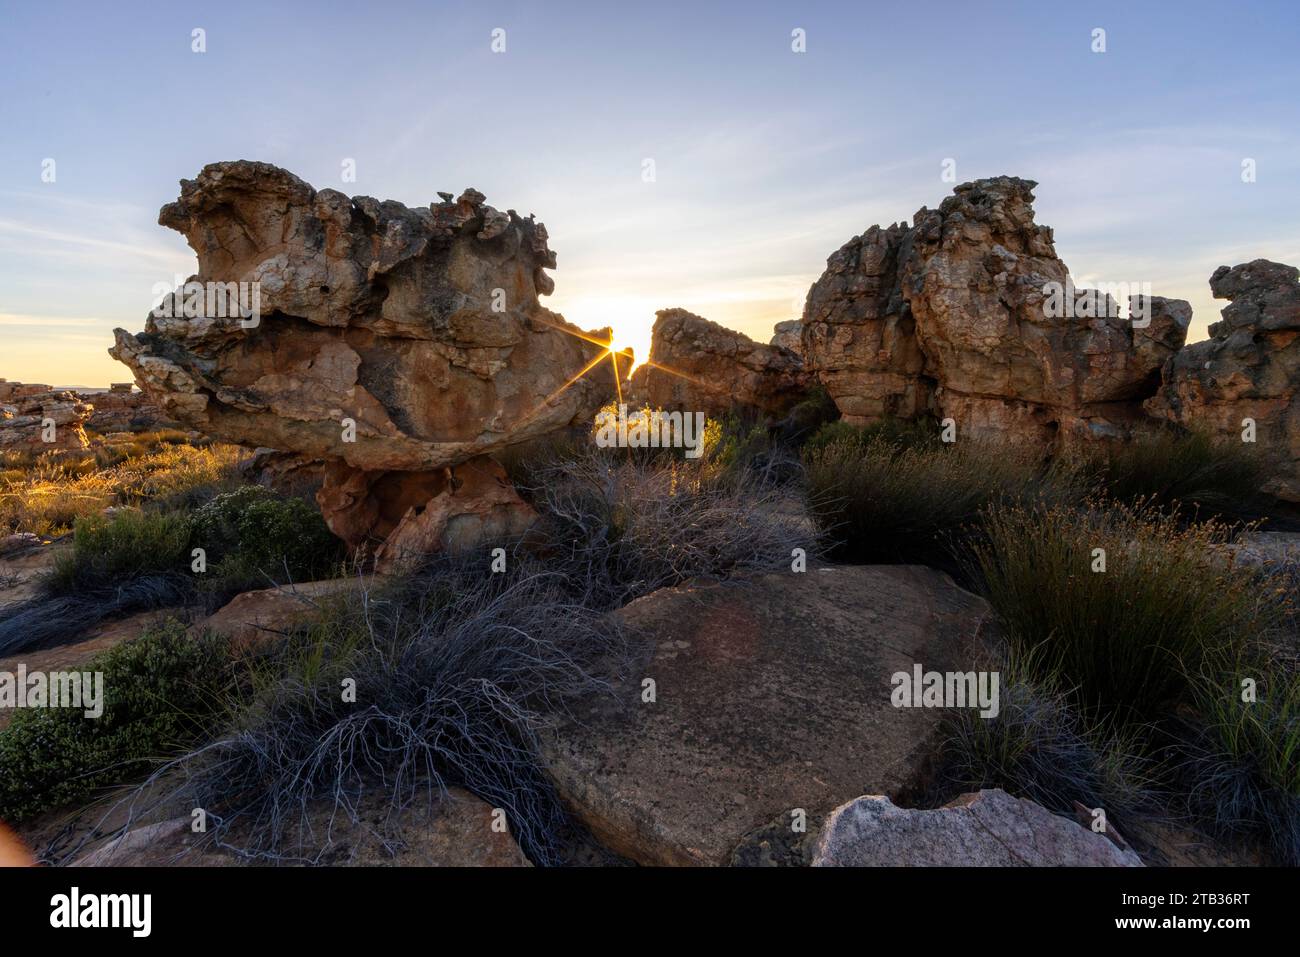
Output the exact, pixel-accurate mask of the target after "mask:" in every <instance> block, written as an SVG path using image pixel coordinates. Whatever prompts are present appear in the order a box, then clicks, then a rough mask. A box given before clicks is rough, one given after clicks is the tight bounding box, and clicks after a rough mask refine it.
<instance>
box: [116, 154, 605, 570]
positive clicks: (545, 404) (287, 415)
mask: <svg viewBox="0 0 1300 957" xmlns="http://www.w3.org/2000/svg"><path fill="white" fill-rule="evenodd" d="M441 195H442V196H443V200H442V201H441V202H437V203H434V204H432V205H431V206H429V207H428V208H426V209H408V208H407V207H406V206H403V205H402V204H401V203H397V202H392V201H385V202H380V201H378V200H375V199H371V198H370V197H366V196H357V197H354V198H351V199H349V198H348V197H347V196H345V195H343V194H342V193H339V192H337V191H335V190H330V189H326V190H320V191H317V190H314V189H312V187H311V186H309V185H308V184H306V183H304V182H303V181H302V180H300V179H298V178H297V177H296V176H293V175H292V174H290V173H288V172H286V171H284V170H281V169H278V168H276V167H274V166H269V165H266V164H264V163H250V162H244V161H240V162H233V163H217V164H213V165H211V166H207V167H205V168H204V169H203V171H202V172H201V173H200V174H199V176H198V178H197V179H195V180H185V181H183V182H182V184H181V196H180V199H179V200H178V201H177V202H175V203H172V204H170V205H168V206H165V207H164V208H163V210H162V212H161V214H160V216H159V222H160V223H161V224H162V225H164V226H169V227H171V228H173V229H176V230H178V231H179V232H181V233H183V234H184V235H185V237H186V239H187V240H188V241H189V244H190V246H191V247H193V249H194V251H195V252H196V253H197V254H198V259H199V270H198V273H197V275H196V276H195V277H194V278H193V279H192V280H191V281H192V282H193V283H198V284H202V285H198V286H194V287H190V286H188V285H187V289H186V290H182V291H180V292H178V293H177V294H175V295H172V296H169V297H167V298H166V299H164V302H163V304H162V305H161V307H160V308H159V309H155V310H154V312H153V313H151V315H150V317H149V319H148V320H147V322H146V325H145V331H144V332H143V333H141V334H140V335H134V336H133V335H130V334H128V333H126V332H124V331H122V330H117V331H116V333H115V335H116V345H115V346H114V347H113V348H112V349H111V350H110V353H111V354H112V355H113V356H115V357H116V358H118V359H120V360H121V361H122V362H125V363H126V364H127V365H128V366H130V367H131V369H132V370H133V371H134V372H135V375H136V381H137V383H138V384H139V385H140V387H141V388H142V389H143V390H144V391H145V392H147V393H148V394H149V395H150V396H151V397H152V398H153V399H154V400H155V401H156V402H157V403H158V404H159V406H160V407H161V409H162V411H163V413H164V414H165V415H167V416H170V417H174V418H176V419H178V420H180V421H182V422H184V423H186V424H187V425H189V426H190V427H192V428H194V429H197V430H199V431H201V432H203V433H205V434H207V435H210V436H213V437H217V438H222V439H225V440H227V441H231V442H236V443H239V444H243V445H248V446H260V447H267V448H273V449H279V450H281V451H284V452H287V453H293V454H295V455H297V456H300V457H301V458H303V459H304V460H312V459H321V460H325V461H328V462H332V463H335V468H334V472H333V475H334V478H333V482H334V484H335V485H342V486H348V487H350V488H351V487H354V486H356V485H358V484H360V485H364V486H366V487H368V489H369V490H370V492H371V493H375V494H380V493H382V491H383V488H386V486H385V485H384V484H383V483H382V482H379V481H377V480H373V479H372V478H370V477H369V476H375V475H383V474H386V473H392V472H414V473H422V472H425V473H428V472H434V471H438V470H445V469H447V468H454V467H456V466H459V465H460V464H461V463H465V462H468V461H469V460H471V459H477V458H479V457H481V456H484V455H488V454H490V453H492V452H496V451H499V450H501V449H503V448H505V447H506V446H508V445H510V444H512V443H516V442H521V441H525V440H528V439H531V438H535V437H537V436H540V435H543V434H546V433H548V432H550V431H553V430H556V429H559V428H563V427H565V426H568V425H570V424H571V423H575V422H584V423H589V422H590V421H591V420H592V417H593V416H594V414H595V411H596V409H597V408H599V406H600V404H601V403H602V402H603V401H605V400H606V399H607V398H608V397H611V396H612V395H613V394H614V392H615V381H614V375H615V371H614V368H613V360H612V359H611V361H609V362H602V361H600V357H601V356H602V355H603V354H605V350H603V349H602V348H601V347H600V346H599V345H597V344H595V343H594V342H593V341H592V339H600V340H601V341H607V340H608V335H607V334H606V335H604V336H602V335H600V334H599V333H597V334H595V335H593V336H588V335H587V334H583V333H581V332H580V330H578V329H576V328H575V327H573V326H570V325H569V324H568V323H566V322H565V321H564V319H563V318H562V317H561V316H558V315H556V314H555V313H552V312H550V311H548V310H547V309H545V308H543V307H542V306H541V305H540V304H539V303H538V299H537V297H538V295H539V294H541V295H545V294H548V293H550V292H551V290H552V289H553V282H552V280H551V279H550V277H549V276H548V275H547V274H546V272H545V270H546V269H547V268H553V267H554V266H555V254H554V253H553V252H551V251H550V249H549V248H548V247H547V235H546V229H545V227H544V226H542V224H541V223H537V222H535V221H534V220H533V219H532V217H528V218H526V219H525V218H521V217H520V216H518V215H517V214H516V213H515V212H514V211H513V210H511V211H509V212H504V213H503V212H501V211H499V210H496V209H494V208H492V207H491V206H488V205H487V204H486V203H485V202H484V197H483V196H482V194H480V193H478V192H476V191H475V190H472V189H470V190H466V191H465V192H464V193H463V194H462V195H461V196H460V198H459V199H456V200H452V199H451V196H450V195H449V194H441ZM222 283H249V284H253V283H256V284H257V285H256V286H252V285H250V286H248V287H246V289H244V290H237V289H235V288H234V287H221V286H219V285H218V286H212V285H209V284H222ZM223 289H224V291H223ZM214 290H215V295H214V296H213V297H211V298H212V299H213V302H212V303H211V304H209V303H208V302H207V301H206V299H205V297H204V296H203V295H198V296H196V295H195V294H194V293H195V291H197V292H200V293H209V292H214ZM236 294H238V295H239V296H240V303H239V305H243V306H244V307H245V312H246V313H253V315H251V316H249V317H248V318H247V319H243V320H241V313H240V311H239V310H238V308H234V307H235V306H236V304H235V303H234V302H232V301H230V300H233V299H234V297H235V295H236ZM196 300H201V301H200V303H199V308H197V309H196V308H195V302H196ZM221 305H227V308H225V309H221V308H218V307H219V306H221ZM250 305H251V306H252V307H254V308H249V306H250ZM187 307H188V312H187ZM196 312H197V313H199V314H198V315H194V313H196ZM160 313H161V314H160ZM224 313H230V315H223V314H224ZM624 371H626V370H624ZM348 470H353V471H355V472H356V473H358V474H357V475H356V476H348V475H347V473H348ZM360 476H366V477H360ZM323 496H324V497H323V498H322V499H321V501H322V505H323V508H324V511H325V516H326V519H327V520H328V521H329V522H330V523H331V527H334V528H335V529H336V531H337V532H338V533H339V534H341V535H342V536H343V537H344V538H346V539H347V540H348V541H349V542H350V543H352V544H354V545H355V544H361V543H362V542H363V541H365V540H367V539H373V538H382V537H383V531H382V529H379V528H373V527H372V528H369V529H367V528H364V527H362V525H361V524H360V523H358V522H356V521H355V520H353V519H354V518H355V514H356V513H355V509H354V507H355V505H356V503H355V501H353V500H352V499H351V498H348V499H347V501H346V505H345V507H346V509H347V510H348V511H349V512H350V515H349V517H348V519H347V520H342V519H341V518H340V516H339V514H338V513H337V512H336V511H334V510H333V508H334V503H335V502H336V500H337V497H335V496H330V495H324V493H323ZM415 507H416V506H412V508H415ZM371 511H373V512H377V513H383V512H386V511H389V509H388V507H387V505H386V504H385V503H377V504H376V505H375V508H374V509H372V510H371Z"/></svg>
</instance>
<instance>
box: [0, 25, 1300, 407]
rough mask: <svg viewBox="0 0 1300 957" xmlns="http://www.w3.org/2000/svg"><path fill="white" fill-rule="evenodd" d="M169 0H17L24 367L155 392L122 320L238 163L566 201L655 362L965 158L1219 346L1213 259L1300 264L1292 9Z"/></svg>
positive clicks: (893, 210)
mask: <svg viewBox="0 0 1300 957" xmlns="http://www.w3.org/2000/svg"><path fill="white" fill-rule="evenodd" d="M152 6H153V5H150V4H137V3H131V2H114V3H58V2H43V3H31V2H28V3H21V4H20V3H15V2H12V0H0V129H3V130H4V135H3V137H2V138H0V377H6V378H9V379H24V380H27V381H46V382H53V383H54V384H60V385H70V384H78V385H92V386H94V385H104V384H107V383H108V382H110V381H113V380H119V379H124V378H128V377H129V375H128V373H127V371H126V369H125V367H123V366H120V365H118V364H117V363H115V362H114V361H113V360H112V359H110V358H109V357H108V356H107V354H106V353H105V351H104V350H105V349H106V348H107V347H108V346H109V345H110V344H111V334H110V330H111V329H112V328H113V327H114V326H119V325H120V326H124V327H126V328H128V329H131V330H133V331H135V330H139V329H140V328H142V327H143V324H144V318H145V315H146V313H147V312H148V310H149V308H150V306H151V304H152V299H151V289H152V287H153V286H154V284H155V283H158V282H160V281H164V280H170V279H171V278H172V277H173V275H174V274H176V273H180V274H182V275H188V274H189V273H190V272H192V271H193V268H194V257H193V254H192V253H191V252H190V250H189V249H188V247H187V246H186V245H185V242H184V240H183V238H182V237H181V236H180V235H179V234H176V233H173V232H171V231H170V230H166V229H163V228H162V227H160V226H158V225H157V223H156V219H157V213H158V208H159V207H160V206H161V205H162V204H163V203H165V202H168V201H170V200H171V199H173V198H175V196H176V194H177V191H178V187H177V181H178V180H180V179H181V178H182V177H192V176H193V175H194V174H195V173H197V172H198V170H199V169H200V168H201V167H202V166H203V165H204V164H206V163H209V162H214V161H217V160H225V159H241V158H242V159H257V160H264V161H266V162H271V163H275V164H277V165H280V166H283V167H286V168H287V169H290V170H292V171H293V172H295V173H297V174H298V175H299V176H301V177H303V178H304V179H306V180H307V181H308V182H310V183H312V184H313V185H314V186H316V187H317V188H324V187H334V188H337V189H342V190H344V191H345V192H348V193H352V194H357V193H362V194H367V195H371V196H376V197H379V198H382V199H398V200H401V201H403V202H405V203H407V204H409V205H422V204H427V203H428V202H430V201H431V200H433V199H435V198H436V197H435V194H436V191H437V190H447V191H452V192H456V193H459V192H460V191H461V190H462V189H464V188H465V187H467V186H474V187H477V188H478V189H480V190H482V191H483V192H484V193H486V194H487V197H488V201H489V202H490V203H492V204H493V205H495V206H498V207H500V208H503V209H504V208H514V209H517V210H519V211H520V212H521V213H527V212H533V213H536V214H537V216H538V218H539V219H541V220H542V221H544V222H545V223H546V225H547V227H548V229H549V231H550V234H551V246H552V248H554V249H555V250H556V251H557V252H558V255H559V268H558V269H557V270H555V272H554V274H553V275H554V278H555V280H556V294H555V295H554V296H552V297H551V298H550V299H549V300H547V305H548V306H549V307H550V308H553V309H556V310H558V311H560V312H562V313H564V314H565V315H566V317H568V318H569V319H571V320H573V321H575V322H578V323H579V324H581V325H584V326H587V327H594V326H600V325H606V324H612V325H614V326H615V327H616V330H617V331H618V332H619V333H620V335H621V336H622V338H623V339H625V340H626V341H628V342H630V343H631V344H632V345H633V346H634V347H636V348H637V349H638V351H642V350H644V348H645V344H646V342H647V341H648V332H649V327H650V324H651V322H653V318H654V315H653V314H654V310H655V309H659V308H666V307H669V306H683V307H686V308H689V309H691V310H692V311H695V312H698V313H700V314H702V315H705V316H708V317H709V318H712V319H715V320H717V321H719V322H722V323H723V324H725V325H729V326H732V327H733V328H737V329H740V330H742V331H744V332H746V333H749V334H750V335H753V336H754V337H755V338H759V339H762V340H766V339H767V338H768V337H769V336H770V330H771V326H772V324H773V323H775V322H777V321H780V320H782V319H788V318H793V317H795V316H797V315H798V313H799V311H800V309H801V307H802V301H803V297H804V294H805V293H806V292H807V288H808V286H809V284H810V283H811V282H812V281H813V280H814V279H815V278H816V277H817V276H818V275H819V274H820V273H821V271H822V269H823V268H824V266H825V260H826V257H827V256H828V255H830V254H831V253H832V252H833V251H834V250H835V249H836V248H837V247H838V246H840V245H841V244H842V243H843V242H844V241H845V240H847V239H848V238H849V237H850V236H852V235H854V234H856V233H859V232H861V231H862V230H863V229H865V228H866V227H867V226H869V225H871V224H872V223H876V222H880V223H890V222H894V221H897V220H903V219H910V218H911V217H912V215H913V214H914V213H915V212H916V210H917V209H918V208H919V207H920V206H922V205H928V206H936V205H937V204H938V203H939V202H940V201H941V200H942V199H943V197H944V196H945V195H947V194H948V193H949V191H950V190H951V187H952V184H951V183H945V182H943V181H941V171H942V163H943V161H944V160H945V159H947V158H951V159H954V160H955V161H956V173H957V179H958V181H959V182H963V181H966V180H969V179H974V178H977V177H981V176H990V175H996V174H1000V173H1008V174H1013V175H1019V176H1024V177H1028V178H1031V179H1035V180H1037V181H1038V182H1039V184H1040V185H1039V188H1038V190H1037V194H1038V200H1037V203H1036V207H1037V210H1038V221H1039V222H1041V223H1045V224H1047V225H1050V226H1053V227H1054V228H1055V230H1056V241H1057V249H1058V252H1059V253H1060V255H1061V256H1062V258H1063V259H1064V260H1065V262H1066V263H1067V265H1069V266H1070V268H1071V272H1072V273H1073V275H1074V276H1075V278H1076V280H1077V281H1080V282H1082V283H1087V282H1089V281H1112V282H1120V281H1125V282H1140V281H1141V282H1151V283H1152V286H1153V292H1155V294H1157V295H1168V296H1175V297H1179V298H1185V299H1189V300H1191V302H1192V305H1193V307H1194V310H1195V318H1194V320H1193V328H1192V338H1202V337H1203V336H1204V335H1205V328H1206V326H1207V324H1208V323H1209V322H1211V321H1213V320H1214V319H1216V318H1217V310H1218V308H1220V307H1221V306H1222V303H1216V302H1215V301H1214V300H1213V299H1211V298H1210V296H1209V289H1208V284H1207V280H1208V278H1209V275H1210V273H1211V272H1212V271H1213V270H1214V268H1215V267H1217V266H1219V265H1220V264H1225V263H1226V264H1235V263H1238V262H1243V261H1246V260H1249V259H1253V258H1256V257H1259V256H1264V257H1267V258H1271V259H1277V260H1281V261H1285V262H1291V263H1297V264H1300V122H1297V121H1298V120H1300V104H1298V103H1297V91H1298V90H1300V82H1297V80H1300V67H1297V65H1296V63H1297V61H1298V60H1300V57H1298V56H1297V53H1296V51H1297V49H1300V42H1298V41H1300V8H1297V7H1296V5H1295V3H1294V2H1272V3H1249V2H1246V3H1234V4H1224V3H1221V2H1217V3H1199V2H1181V3H1176V4H1175V3H1168V4H1164V3H1162V4H1155V3H1139V2H1128V3H1071V4H1069V5H1068V6H1067V5H1065V4H1057V3H1049V2H1038V3H997V2H988V3H980V4H967V3H938V2H936V3H919V2H913V3H888V4H886V3H871V2H853V3H848V2H843V3H832V2H827V3H816V2H799V3H706V2H694V3H673V2H660V3H635V4H633V3H625V4H612V3H594V2H593V3H576V2H575V3H565V2H548V3H545V4H542V3H538V2H527V3H505V2H493V0H471V2H454V3H452V2H448V3H439V2H422V3H387V4H386V3H381V2H373V3H358V2H350V3H315V4H307V3H301V4H295V3H275V4H270V3H223V4H217V3H212V2H207V3H168V4H166V5H161V4H160V5H158V6H160V7H162V9H161V10H155V9H152V8H151V7H152ZM498 27H499V28H503V29H504V30H505V31H506V33H505V39H506V51H505V52H504V53H499V54H498V53H493V52H492V51H491V49H490V44H491V39H492V36H491V34H492V31H493V29H494V28H498ZM1097 27H1100V28H1103V29H1105V31H1106V47H1107V49H1106V52H1105V53H1093V52H1092V50H1091V45H1092V36H1091V34H1092V31H1093V29H1094V28H1097ZM195 28H202V29H204V30H205V31H206V42H207V52H205V53H201V54H199V53H194V52H192V51H191V31H192V30H193V29H195ZM795 28H800V29H803V30H804V31H806V37H807V52H806V53H802V54H798V53H794V52H792V50H791V31H792V30H794V29H795ZM47 158H51V159H54V160H55V163H56V167H55V169H56V179H55V181H54V182H53V183H46V182H42V179H41V171H42V161H43V160H45V159H47ZM1245 158H1251V159H1254V160H1255V162H1256V171H1257V177H1256V181H1255V182H1253V183H1243V182H1242V178H1241V163H1242V160H1243V159H1245ZM345 159H353V160H355V162H356V170H357V180H356V182H355V183H344V182H342V181H341V170H342V163H343V161H344V160H345ZM645 159H653V160H654V163H655V174H656V175H655V181H654V182H652V183H647V182H645V181H643V177H642V168H643V161H644V160H645Z"/></svg>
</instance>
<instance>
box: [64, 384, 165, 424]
mask: <svg viewBox="0 0 1300 957" xmlns="http://www.w3.org/2000/svg"><path fill="white" fill-rule="evenodd" d="M79 395H80V396H81V398H82V399H83V400H84V401H86V402H89V403H90V404H91V405H92V406H93V407H94V411H93V412H92V413H91V415H90V418H89V419H87V420H86V428H88V429H90V430H91V431H93V432H97V433H99V434H100V435H107V434H108V433H110V432H151V431H153V430H155V429H171V428H175V427H176V426H177V424H178V423H177V422H175V421H174V420H172V419H168V418H167V417H166V416H164V415H163V414H162V411H161V410H160V409H159V408H158V406H157V405H156V404H155V403H154V402H153V401H152V400H151V399H150V398H149V396H148V395H146V394H145V393H143V392H138V391H136V390H135V389H134V388H133V387H132V383H130V382H114V383H113V384H112V386H110V387H109V389H108V391H106V392H82V393H79Z"/></svg>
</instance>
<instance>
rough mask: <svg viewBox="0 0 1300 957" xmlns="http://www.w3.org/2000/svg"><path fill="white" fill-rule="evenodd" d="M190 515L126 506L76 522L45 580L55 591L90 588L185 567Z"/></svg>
mask: <svg viewBox="0 0 1300 957" xmlns="http://www.w3.org/2000/svg"><path fill="white" fill-rule="evenodd" d="M190 534H191V523H190V519H189V516H187V515H183V514H179V513H174V512H172V513H157V512H143V511H139V510H136V509H129V510H126V511H123V512H119V513H117V514H116V515H114V516H113V517H112V518H107V517H104V516H102V515H94V516H90V517H87V518H82V519H80V520H78V522H77V526H76V530H75V532H74V533H73V547H72V550H71V551H70V552H66V553H63V554H61V555H59V556H58V558H57V559H56V561H55V564H54V567H53V569H52V571H51V574H50V578H49V579H48V583H47V584H48V585H49V587H50V588H51V589H52V590H53V591H54V592H55V593H57V594H70V593H73V592H77V591H81V592H92V591H97V590H100V589H104V588H111V587H113V586H114V585H117V584H119V583H121V582H123V581H125V580H128V579H133V578H139V577H145V576H148V575H152V574H177V573H182V572H185V571H188V569H189V562H190V558H189V542H190Z"/></svg>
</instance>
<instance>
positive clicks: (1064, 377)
mask: <svg viewBox="0 0 1300 957" xmlns="http://www.w3.org/2000/svg"><path fill="white" fill-rule="evenodd" d="M1035 185H1036V184H1035V183H1033V182H1031V181H1028V180H1021V179H1016V178H1014V177H1006V176H1002V177H997V178H994V179H986V180H978V181H976V182H974V183H966V184H964V185H962V186H958V187H957V189H956V191H955V193H954V195H953V196H950V197H948V198H947V199H945V200H944V201H943V203H942V204H941V205H940V207H939V208H938V209H937V210H930V209H925V208H922V209H921V210H920V211H919V212H918V213H917V214H916V219H915V225H913V226H912V227H910V228H909V227H907V226H905V225H898V224H895V225H893V226H890V227H889V228H888V229H882V228H881V227H879V226H873V227H872V228H871V229H869V230H867V232H865V233H863V234H862V235H861V236H859V237H857V238H855V239H853V240H851V241H850V242H849V243H847V244H846V245H845V246H844V247H842V248H841V249H840V250H839V251H838V252H836V253H835V255H833V256H832V257H831V258H830V259H829V260H828V262H827V270H826V272H825V273H824V274H823V275H822V277H821V278H820V279H819V280H818V281H817V282H816V283H814V284H813V286H812V288H811V289H810V290H809V293H808V301H807V305H806V307H805V311H804V333H803V335H804V349H805V356H806V358H807V362H808V364H809V366H810V367H811V368H813V369H815V370H816V373H817V375H818V377H819V378H820V379H821V381H822V382H823V383H824V384H825V385H826V387H827V390H828V391H829V392H830V394H831V396H832V397H833V398H834V399H835V401H836V403H837V405H839V407H840V410H841V412H842V413H843V415H844V417H845V418H846V419H847V420H848V421H850V422H852V423H855V424H868V423H870V422H873V421H877V420H879V419H881V418H883V417H887V416H895V417H901V418H913V417H916V416H918V415H920V414H922V413H925V412H930V413H933V414H936V415H938V416H940V417H951V418H953V419H955V420H956V422H957V425H958V430H959V433H961V434H965V435H968V436H974V437H990V438H1011V439H1030V440H1032V441H1035V442H1041V443H1047V442H1051V441H1053V440H1055V439H1057V438H1058V437H1059V438H1060V439H1061V440H1062V441H1067V442H1068V441H1075V440H1079V439H1089V438H1101V437H1118V436H1122V435H1124V434H1126V433H1127V430H1128V429H1130V428H1131V427H1132V424H1133V423H1134V421H1140V420H1141V417H1142V413H1141V409H1140V405H1141V402H1142V400H1143V399H1144V398H1146V397H1148V396H1150V395H1152V394H1153V393H1154V391H1155V388H1156V386H1157V384H1158V381H1159V370H1160V367H1161V365H1162V364H1163V363H1164V361H1165V360H1166V359H1168V358H1169V357H1170V356H1171V355H1172V354H1173V352H1174V351H1175V350H1176V349H1177V348H1178V347H1179V346H1180V345H1181V344H1182V342H1183V339H1184V338H1185V336H1186V331H1187V324H1188V322H1189V321H1190V319H1191V310H1190V307H1188V306H1187V304H1186V303H1185V302H1181V301H1176V300H1154V301H1153V303H1152V305H1151V308H1150V316H1149V317H1144V319H1143V320H1142V322H1146V319H1147V318H1149V324H1147V325H1144V326H1141V327H1138V326H1135V324H1134V323H1133V322H1132V321H1131V320H1130V319H1128V318H1121V317H1120V316H1119V309H1118V305H1117V304H1116V303H1114V302H1113V300H1111V299H1110V298H1109V297H1107V296H1093V295H1092V294H1089V293H1087V292H1085V291H1083V290H1079V291H1077V296H1076V292H1075V291H1074V290H1073V286H1072V285H1071V283H1070V280H1069V274H1068V271H1067V270H1066V267H1065V264H1064V263H1062V262H1061V261H1060V259H1058V258H1057V256H1056V251H1055V249H1054V247H1053V244H1052V234H1051V230H1050V229H1048V228H1047V227H1045V226H1039V225H1037V224H1035V223H1034V221H1033V207H1032V205H1031V204H1032V200H1033V192H1032V189H1033V187H1034V186H1035ZM1052 284H1054V285H1055V287H1056V288H1057V289H1059V291H1060V295H1059V297H1058V299H1059V301H1058V303H1057V304H1060V303H1062V302H1064V301H1065V300H1068V306H1066V307H1065V308H1061V309H1056V310H1055V311H1054V309H1053V294H1052V293H1051V291H1050V290H1051V289H1052ZM1060 313H1064V314H1060ZM1139 325H1140V324H1139Z"/></svg>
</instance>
